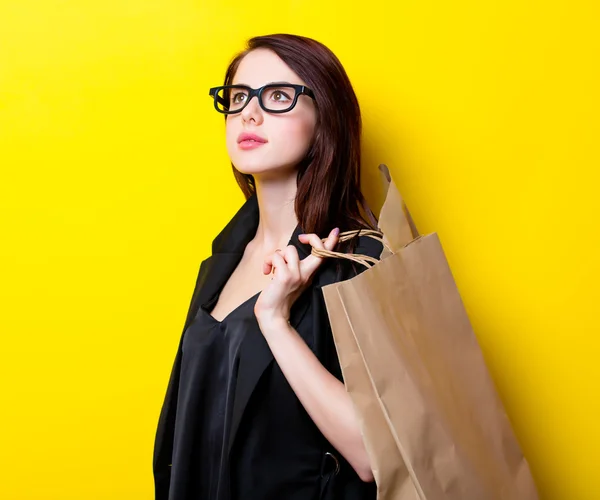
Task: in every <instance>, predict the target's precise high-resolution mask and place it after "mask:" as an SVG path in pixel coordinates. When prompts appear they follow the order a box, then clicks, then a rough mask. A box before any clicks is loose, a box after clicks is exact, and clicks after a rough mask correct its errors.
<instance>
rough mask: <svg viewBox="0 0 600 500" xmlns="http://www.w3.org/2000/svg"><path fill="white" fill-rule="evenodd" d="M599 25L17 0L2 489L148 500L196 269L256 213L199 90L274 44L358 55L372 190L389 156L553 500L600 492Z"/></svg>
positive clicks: (473, 12)
mask: <svg viewBox="0 0 600 500" xmlns="http://www.w3.org/2000/svg"><path fill="white" fill-rule="evenodd" d="M599 14H600V12H599V8H598V4H597V3H596V2H594V1H593V0H588V1H585V0H579V1H571V2H566V1H565V2H563V3H558V2H542V1H537V2H522V1H520V0H505V1H503V2H480V1H478V0H456V1H452V2H441V1H438V2H413V1H400V2H398V1H396V0H382V1H380V2H378V3H372V2H371V3H368V2H364V3H362V4H360V5H359V4H357V5H355V6H353V7H352V6H350V4H348V3H347V2H342V1H337V2H329V3H327V4H321V2H320V1H317V0H307V1H300V0H289V1H281V2H276V3H264V2H263V3H262V4H260V3H259V4H256V3H254V4H252V3H249V2H247V1H239V0H229V1H216V2H215V1H207V0H196V1H173V0H96V1H95V2H92V1H89V0H78V1H75V0H64V1H60V2H59V1H50V0H47V1H42V0H38V1H34V0H0V169H1V171H0V174H1V176H0V238H1V241H0V257H1V258H0V283H1V289H0V311H1V313H0V332H1V335H2V337H1V339H2V347H1V351H0V356H1V359H0V380H1V383H2V394H1V396H2V412H1V414H0V415H1V416H0V419H1V421H0V498H2V499H7V500H17V499H28V500H30V499H31V500H33V499H44V500H59V499H60V500H69V499H78V500H79V499H82V500H83V499H85V500H93V499H109V498H110V499H114V500H117V499H123V500H132V499H149V498H152V495H153V493H152V477H151V454H152V444H153V438H154V430H155V425H156V420H157V418H158V412H159V409H160V405H161V403H162V397H163V394H164V389H165V387H166V382H167V377H168V374H169V372H170V369H171V363H172V358H173V356H174V354H175V349H176V345H177V342H178V339H179V335H180V333H181V331H180V330H181V327H182V326H183V320H184V316H185V313H186V310H187V306H188V301H189V298H190V295H191V292H192V287H193V284H194V280H195V277H196V272H197V269H198V265H199V263H200V261H201V259H203V258H204V257H206V256H207V255H208V251H209V244H210V241H211V240H212V237H213V236H214V235H215V234H216V233H217V231H218V230H219V229H220V228H221V227H222V225H223V224H224V223H225V222H226V221H227V220H228V219H229V218H230V216H231V215H232V214H233V213H234V211H235V210H236V209H237V207H238V206H239V204H240V202H241V201H242V198H241V195H240V194H239V193H238V191H237V188H236V186H235V184H234V182H233V179H232V175H231V173H230V168H229V165H228V162H227V156H226V152H225V146H224V140H223V129H222V127H223V122H222V118H221V117H220V116H218V115H217V114H216V113H215V112H214V110H213V108H212V103H211V102H210V99H209V97H208V95H207V90H208V88H209V87H210V86H212V85H216V84H219V82H221V80H222V75H223V71H224V69H225V67H226V64H227V62H228V60H229V58H230V56H231V55H232V54H233V53H234V52H235V51H236V50H238V49H239V48H241V46H242V42H243V40H245V39H246V38H247V37H250V36H252V35H254V34H264V33H269V32H277V31H288V32H293V33H299V34H305V35H308V36H312V37H315V38H317V39H319V40H322V41H323V42H325V43H326V44H328V45H329V46H330V47H331V48H332V49H333V50H334V51H335V52H336V53H337V54H338V56H339V57H340V58H341V60H342V61H343V63H344V64H345V66H346V68H347V70H348V72H349V74H350V76H351V79H352V81H353V82H354V84H355V87H356V90H357V92H358V94H359V98H360V101H361V104H362V108H363V112H364V122H365V138H364V139H365V140H364V148H365V154H366V158H365V188H366V192H367V195H368V197H369V199H370V200H371V201H372V203H373V205H374V206H375V207H377V208H378V206H379V204H380V203H381V199H380V197H381V193H380V191H379V187H378V177H377V175H378V174H377V172H376V166H377V164H378V163H379V162H385V163H387V164H389V165H390V168H391V169H392V172H393V175H394V177H395V178H396V180H397V182H398V183H399V184H400V186H401V187H402V190H403V193H404V195H405V197H406V199H407V202H408V203H409V205H410V207H411V209H412V212H413V215H414V217H415V219H416V222H417V224H418V225H419V226H420V229H421V230H422V231H434V230H436V231H438V232H439V234H440V236H441V238H442V241H443V243H444V245H445V248H446V251H447V254H448V258H449V260H450V262H451V265H452V269H453V271H454V273H455V275H456V279H457V281H458V284H459V287H460V290H461V293H462V294H463V297H464V300H465V303H466V305H467V307H468V310H469V313H470V315H471V318H472V320H473V324H474V326H475V329H476V332H477V334H478V337H479V339H480V342H481V345H482V348H483V350H484V352H485V355H486V358H487V360H488V361H489V366H490V369H491V370H492V373H493V375H494V377H495V380H496V381H497V384H498V387H499V390H500V393H501V396H502V398H503V400H504V402H505V403H506V405H507V409H508V412H509V415H510V417H511V419H512V421H513V423H514V427H515V430H516V432H517V434H518V436H519V438H520V440H521V442H522V446H523V449H524V450H525V452H526V454H527V456H528V457H529V460H530V463H531V466H532V469H533V471H534V474H535V477H536V479H537V481H538V483H539V487H540V490H541V492H542V498H543V499H548V500H566V499H569V500H596V499H598V498H600V474H599V473H598V470H599V466H600V459H599V458H598V457H599V456H600V455H599V453H598V450H599V449H600V432H599V430H598V427H599V424H598V422H599V421H600V407H599V397H598V394H599V392H600V388H599V387H598V386H599V384H598V382H599V379H600V359H598V357H599V354H600V353H599V343H598V342H599V341H598V336H599V334H600V331H599V330H600V328H599V320H598V318H597V316H596V311H597V310H598V306H597V299H598V292H597V284H598V283H599V282H600V266H599V264H598V259H597V257H598V255H599V252H600V241H599V236H598V235H599V232H598V228H599V225H598V221H597V219H598V215H599V214H600V202H599V198H600V196H599V195H598V192H597V191H598V186H599V185H598V174H597V171H598V168H599V166H600V162H599V160H600V158H599V156H600V155H599V146H598V133H599V132H600V126H599V125H598V113H599V112H600V106H599V99H598V89H599V88H600V81H599V80H600V79H599V73H598V55H599V50H598V49H599V48H600V43H599V37H598V35H597V34H595V33H594V28H595V29H596V30H597V27H594V24H595V23H596V21H597V20H598V18H599ZM206 214H210V216H209V217H207V216H206ZM594 299H596V301H595V300H594Z"/></svg>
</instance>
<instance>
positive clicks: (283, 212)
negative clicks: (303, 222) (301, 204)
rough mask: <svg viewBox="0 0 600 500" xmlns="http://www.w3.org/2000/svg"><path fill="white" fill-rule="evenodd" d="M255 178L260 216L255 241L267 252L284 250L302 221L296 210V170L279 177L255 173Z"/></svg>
mask: <svg viewBox="0 0 600 500" xmlns="http://www.w3.org/2000/svg"><path fill="white" fill-rule="evenodd" d="M255 182H256V196H257V201H258V208H259V213H260V218H259V222H258V229H257V231H256V236H255V238H254V242H255V244H256V245H257V246H258V247H259V248H261V249H262V250H263V251H264V252H267V253H269V252H272V251H275V250H276V249H278V248H279V249H282V250H283V248H285V246H286V245H287V244H288V242H289V240H290V237H291V236H292V233H293V232H294V229H296V226H297V225H298V219H297V217H296V212H295V210H294V201H295V199H296V192H297V185H296V182H297V181H296V172H291V173H290V175H288V176H285V177H278V178H277V179H273V178H272V179H259V178H257V177H255Z"/></svg>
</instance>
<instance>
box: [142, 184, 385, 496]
mask: <svg viewBox="0 0 600 500" xmlns="http://www.w3.org/2000/svg"><path fill="white" fill-rule="evenodd" d="M258 221H259V212H258V203H257V200H256V196H252V197H251V198H249V199H248V200H247V202H246V203H245V204H244V206H243V207H242V208H241V209H240V210H239V211H238V213H237V214H236V215H235V216H234V217H233V219H232V220H231V221H230V222H229V224H228V225H227V226H226V227H225V228H224V229H223V231H222V232H221V233H220V234H219V236H217V238H215V240H214V242H213V247H212V255H211V256H210V257H209V258H208V259H206V260H205V261H203V262H202V264H201V266H200V270H199V272H198V277H197V280H196V285H195V288H194V292H193V295H192V300H191V303H190V306H189V309H188V314H187V318H186V321H185V325H184V329H183V332H182V335H181V338H180V341H179V346H178V348H177V352H176V355H175V360H174V363H173V368H172V370H171V376H170V379H169V383H168V386H167V391H166V395H165V398H164V402H163V405H162V409H161V412H160V418H159V422H158V427H157V430H156V440H155V445H154V460H153V472H154V484H155V492H156V500H183V499H184V498H185V499H186V500H187V499H192V498H193V499H194V500H196V499H202V500H217V499H218V500H222V498H223V499H227V500H229V499H231V500H242V499H243V500H323V499H327V500H374V499H375V497H376V488H375V484H374V483H364V482H363V481H361V480H360V478H359V477H358V475H357V474H356V472H355V471H354V470H353V469H352V467H351V466H350V464H349V463H348V462H347V461H346V460H345V459H344V457H343V456H342V455H341V454H340V453H339V452H338V451H337V450H336V449H335V448H334V447H333V446H332V445H331V444H330V443H329V442H328V441H327V439H326V438H325V437H324V436H323V434H322V433H321V432H320V430H319V428H318V427H317V426H316V425H315V423H314V422H313V421H312V419H311V418H310V416H309V415H308V413H307V412H306V410H305V409H304V407H303V406H302V404H301V403H300V401H299V400H298V397H297V396H296V394H295V393H294V391H293V390H292V388H291V387H290V385H289V383H288V381H287V379H286V378H285V376H284V375H283V372H282V371H281V368H280V367H279V365H278V364H277V362H276V361H275V359H274V358H273V353H272V352H271V350H270V348H269V345H268V344H267V342H266V340H265V338H264V336H263V335H262V332H261V331H260V328H259V326H258V323H257V322H256V320H255V318H254V317H253V310H254V307H253V305H254V299H255V298H257V296H255V297H253V298H252V299H251V300H249V301H247V302H246V303H244V304H242V305H241V306H240V307H239V308H238V309H237V310H236V311H235V312H234V313H232V314H231V315H230V317H228V318H225V321H224V323H223V326H220V327H218V328H217V327H216V326H214V325H215V324H216V323H218V322H216V320H214V318H212V317H211V316H210V315H209V314H208V312H207V310H204V309H203V307H201V305H204V307H205V308H206V309H208V308H210V307H211V301H213V300H214V299H215V298H216V297H217V295H218V294H219V293H220V290H222V289H223V287H224V285H225V283H226V282H227V280H228V279H229V277H230V276H231V274H232V273H233V271H234V270H235V268H236V267H237V265H238V263H239V262H240V260H241V258H242V256H243V253H244V250H245V248H246V245H247V244H248V243H249V242H250V241H251V240H252V238H253V237H254V236H255V234H256V229H257V227H258ZM341 229H342V230H344V229H345V228H341ZM302 232H303V231H302V228H301V227H299V226H298V227H297V228H296V230H295V231H294V234H293V235H292V237H291V239H290V242H289V244H290V245H294V246H295V247H296V249H297V250H298V254H299V256H300V259H303V258H305V257H306V256H308V255H310V252H311V246H310V245H305V244H303V243H301V242H300V241H299V240H298V235H299V234H301V233H302ZM381 250H382V247H381V244H380V243H378V242H376V241H374V240H372V239H370V238H366V237H360V238H359V241H358V246H357V248H356V250H355V253H358V254H364V255H369V256H371V257H379V256H380V255H381ZM337 262H338V261H337V260H334V259H326V260H325V261H324V262H323V264H322V265H321V266H320V267H319V269H318V270H317V272H316V273H315V276H314V277H313V280H312V282H311V283H310V285H309V286H308V288H307V289H306V290H305V291H304V292H303V294H302V295H301V296H300V297H299V298H298V299H297V300H296V302H295V303H294V305H293V307H292V310H291V312H290V324H291V326H292V327H293V328H294V329H295V330H296V331H297V332H298V335H299V336H300V337H301V338H302V339H303V340H304V342H306V344H307V345H308V347H309V348H310V349H311V350H312V351H313V353H314V354H315V356H316V357H317V358H318V359H319V361H320V362H321V363H322V364H323V366H325V368H326V369H327V370H328V371H329V372H330V373H332V374H333V375H334V376H335V377H336V378H338V379H339V380H343V377H342V371H341V368H340V365H339V361H338V358H337V354H336V350H335V344H334V342H333V335H332V333H331V325H330V324H329V318H328V315H327V309H326V307H325V300H324V298H323V292H322V290H321V288H322V287H323V286H326V285H328V284H331V283H334V282H337V281H340V280H345V279H349V278H352V277H353V276H355V275H356V274H357V273H358V272H361V270H362V269H364V268H362V267H361V266H354V265H353V264H351V263H348V262H347V261H345V262H344V263H343V264H341V268H340V267H338V265H337ZM234 318H236V319H235V321H234ZM244 318H245V320H244ZM196 319H198V320H200V321H198V322H197V321H195V320H196ZM238 320H239V322H240V324H241V322H242V321H244V328H243V330H244V331H243V332H241V331H237V333H233V331H232V330H231V331H230V328H231V327H233V325H234V323H236V322H237V321H238ZM192 325H195V326H192ZM201 325H203V326H201ZM207 326H208V327H210V328H208V329H206V327H207ZM237 326H239V325H236V327H237ZM211 328H212V329H211ZM221 328H226V330H227V332H228V334H230V337H229V338H226V337H225V336H223V335H221V336H220V337H219V339H218V342H221V344H215V345H211V347H210V349H221V350H222V351H221V352H222V353H223V354H224V355H223V356H222V358H223V357H224V358H225V359H226V364H225V366H222V367H221V366H219V367H217V365H216V364H215V362H216V360H215V359H212V358H211V360H208V359H206V363H207V364H206V365H203V366H199V365H200V363H194V362H191V363H190V362H189V361H188V348H189V347H191V346H194V348H196V347H197V346H196V340H195V339H197V338H198V337H201V336H203V335H204V334H205V333H207V331H208V335H209V336H210V332H212V333H213V337H215V335H214V334H215V333H217V332H218V333H223V332H222V330H221ZM234 337H235V339H236V340H237V341H239V344H238V347H237V350H236V348H235V346H234V344H236V341H233V342H231V341H230V340H233V339H234ZM213 340H215V339H213ZM217 345H218V347H217ZM232 347H233V350H232ZM197 352H200V351H197ZM232 352H236V353H237V355H235V356H233V357H232V355H231V353H232ZM190 353H191V350H190ZM225 354H226V355H225ZM195 355H196V352H195ZM199 356H204V357H205V358H207V357H208V354H207V353H206V352H204V350H202V354H199ZM222 358H221V359H222ZM232 360H233V362H232ZM194 370H197V371H195V372H194ZM215 370H217V371H218V373H219V376H218V377H212V376H207V374H208V373H209V372H210V375H212V374H213V373H215ZM221 370H222V371H221ZM191 372H194V373H195V375H194V376H193V377H191V376H190V374H191ZM205 384H208V386H206V385H205ZM218 386H219V387H221V392H220V396H221V398H222V399H221V398H218V397H217V398H215V397H214V396H213V397H211V398H209V399H210V403H211V404H212V405H219V406H220V408H221V411H223V409H224V411H225V418H224V419H223V421H222V422H219V415H220V413H218V412H213V408H211V409H210V410H207V408H206V407H204V406H203V407H199V406H198V405H200V402H201V398H200V396H199V395H201V394H206V393H207V391H210V392H211V394H212V393H214V392H215V391H217V387H218ZM234 386H235V390H234V391H233V390H232V389H233V388H234ZM224 387H225V388H224ZM194 395H195V397H196V399H195V403H193V401H192V399H193V397H194ZM194 405H195V407H194ZM193 407H194V409H193V410H192V409H191V408H193ZM182 414H183V415H182ZM192 415H196V416H197V418H199V419H200V420H199V421H196V420H195V419H194V417H191V419H190V416H192ZM192 420H194V422H193V424H194V426H195V429H194V430H192V427H191V426H188V424H189V423H190V422H191V421H192ZM217 424H218V425H217ZM190 425H191V424H190ZM211 425H212V426H217V427H214V428H213V429H210V426H211ZM184 428H185V431H184V432H183V433H182V432H181V431H182V430H183V429H184ZM190 433H191V434H190ZM196 435H198V436H203V437H202V438H200V439H208V438H207V437H206V436H209V435H210V436H213V437H215V436H216V437H215V439H216V440H217V442H218V444H214V445H213V447H212V448H210V447H203V449H199V448H198V447H197V445H196ZM192 437H193V438H192ZM210 450H212V451H210ZM215 455H218V458H215ZM332 455H333V456H334V458H332ZM207 457H208V458H207ZM200 460H206V461H204V462H202V463H200ZM336 461H337V462H339V468H336V466H335V463H336ZM217 469H218V470H217ZM219 483H220V484H221V485H225V484H226V485H228V487H229V489H230V491H229V492H228V493H229V498H227V497H226V496H224V497H222V498H218V497H216V496H213V495H212V493H210V492H209V493H208V494H206V493H205V491H206V490H205V489H202V490H200V493H197V492H198V491H199V490H198V489H197V488H198V487H200V486H201V487H202V488H210V487H211V486H210V485H211V484H213V485H215V484H219ZM212 487H215V488H216V486H212ZM213 491H214V490H213ZM221 492H224V493H225V495H226V494H227V492H225V490H219V493H221Z"/></svg>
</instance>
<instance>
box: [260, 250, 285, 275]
mask: <svg viewBox="0 0 600 500" xmlns="http://www.w3.org/2000/svg"><path fill="white" fill-rule="evenodd" d="M277 252H281V250H280V249H279V248H278V249H277V250H275V253H277ZM273 255H274V254H271V255H269V256H268V257H266V258H265V260H264V262H263V274H271V272H273Z"/></svg>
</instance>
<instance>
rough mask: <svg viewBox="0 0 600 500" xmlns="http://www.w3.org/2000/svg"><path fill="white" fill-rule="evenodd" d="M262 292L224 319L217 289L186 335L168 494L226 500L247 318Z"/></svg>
mask: <svg viewBox="0 0 600 500" xmlns="http://www.w3.org/2000/svg"><path fill="white" fill-rule="evenodd" d="M257 298H258V295H255V296H254V297H252V299H249V300H248V301H246V302H244V303H243V304H241V305H240V306H238V307H237V308H236V309H235V310H234V311H232V312H231V313H230V314H229V315H227V317H226V318H224V319H223V321H217V320H216V319H215V318H213V317H212V316H211V314H210V311H212V309H213V307H214V305H215V304H216V302H217V299H218V295H215V297H213V299H211V300H210V302H208V303H207V304H202V305H201V306H200V308H199V310H198V314H197V315H196V317H195V318H194V320H193V321H192V323H191V324H190V325H189V327H188V328H187V329H186V331H185V334H184V340H183V348H182V360H181V378H180V380H179V399H178V401H177V416H176V420H175V429H174V431H175V433H174V443H173V460H172V465H171V486H170V490H169V500H187V499H215V500H227V499H228V498H229V496H230V492H229V467H228V464H229V461H228V454H227V451H228V450H227V448H228V446H227V445H228V440H229V431H230V428H231V414H232V410H233V396H234V394H235V386H236V381H237V373H238V366H239V356H238V354H239V347H240V344H241V341H242V339H243V336H244V332H245V331H246V330H247V322H248V321H256V319H255V316H254V310H253V308H254V303H255V302H256V299H257Z"/></svg>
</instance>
